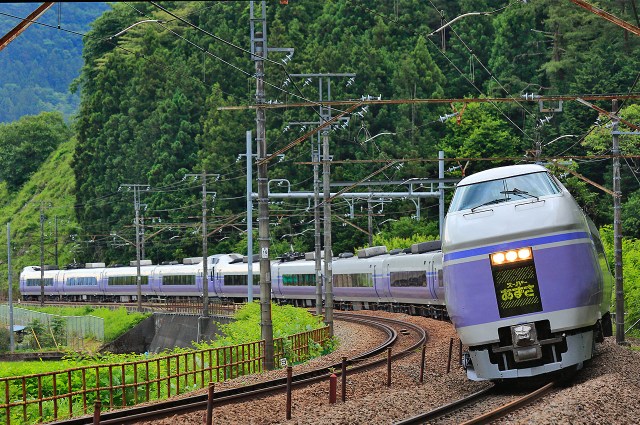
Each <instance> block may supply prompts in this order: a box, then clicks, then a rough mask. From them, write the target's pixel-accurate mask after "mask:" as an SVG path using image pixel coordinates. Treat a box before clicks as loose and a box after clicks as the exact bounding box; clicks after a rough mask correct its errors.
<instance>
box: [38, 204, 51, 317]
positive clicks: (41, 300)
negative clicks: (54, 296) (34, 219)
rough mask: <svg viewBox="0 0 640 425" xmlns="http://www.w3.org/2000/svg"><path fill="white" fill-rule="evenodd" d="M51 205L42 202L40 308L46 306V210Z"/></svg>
mask: <svg viewBox="0 0 640 425" xmlns="http://www.w3.org/2000/svg"><path fill="white" fill-rule="evenodd" d="M50 207H51V203H49V202H45V201H40V306H41V307H43V306H44V286H45V285H44V220H45V216H44V209H45V208H50Z"/></svg>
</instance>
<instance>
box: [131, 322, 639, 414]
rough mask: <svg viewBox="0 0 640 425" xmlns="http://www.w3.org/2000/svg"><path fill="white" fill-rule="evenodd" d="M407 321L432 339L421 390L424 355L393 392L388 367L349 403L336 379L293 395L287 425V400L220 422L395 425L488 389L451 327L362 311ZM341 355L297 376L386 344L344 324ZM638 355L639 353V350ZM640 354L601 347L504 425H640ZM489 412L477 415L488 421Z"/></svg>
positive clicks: (247, 406)
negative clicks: (470, 373) (475, 377)
mask: <svg viewBox="0 0 640 425" xmlns="http://www.w3.org/2000/svg"><path fill="white" fill-rule="evenodd" d="M362 314H366V315H378V316H385V317H392V318H395V319H401V320H404V321H406V322H411V323H414V324H418V325H420V326H422V327H423V328H424V329H425V330H427V332H428V337H429V341H428V342H427V355H426V369H425V375H424V383H423V384H420V383H419V376H420V357H421V355H420V354H421V353H420V352H419V351H416V352H415V353H414V354H412V355H410V356H407V357H405V358H403V359H401V360H397V361H395V362H394V363H393V364H392V383H391V387H387V386H386V382H387V375H386V366H381V367H377V368H375V369H374V370H372V371H369V372H365V373H359V374H354V375H348V378H347V388H346V402H344V403H343V402H342V401H340V394H341V385H340V379H338V392H337V397H338V402H337V403H336V404H329V380H328V377H327V380H326V381H325V382H322V383H319V384H315V385H311V386H309V387H306V388H294V389H293V393H292V415H291V419H290V420H286V416H285V415H286V394H285V393H284V392H280V393H276V394H274V395H270V396H264V397H257V398H254V399H253V400H251V401H249V402H243V403H234V404H228V405H224V406H216V407H215V409H214V412H213V423H214V424H216V425H223V424H256V425H258V424H259V425H263V424H264V425H267V424H332V425H341V424H367V425H373V424H392V423H395V422H398V421H400V420H403V419H407V418H409V417H412V416H415V415H418V414H420V413H423V412H426V411H429V410H432V409H434V408H436V407H438V406H441V405H443V404H446V403H450V402H452V401H455V400H457V399H459V398H462V397H464V396H465V395H468V394H470V393H473V392H476V391H479V390H480V389H482V388H485V387H486V386H487V385H488V384H487V383H485V382H473V381H470V380H468V379H467V377H466V374H465V372H464V370H463V369H462V368H461V367H460V366H459V358H458V345H457V344H458V339H457V336H456V334H455V330H454V329H453V326H452V325H451V324H450V323H448V322H443V321H438V320H432V319H427V318H423V317H414V316H408V315H404V314H393V313H386V312H379V311H378V312H371V311H367V312H362ZM334 330H335V335H336V337H337V338H338V340H339V341H340V346H339V348H338V349H337V350H336V351H334V352H333V353H332V354H330V355H328V356H323V357H321V358H318V359H314V360H312V361H310V362H308V363H306V364H304V365H297V366H295V367H294V374H295V373H299V372H302V371H304V370H306V369H312V368H316V367H318V366H319V365H321V364H333V363H338V362H339V361H340V360H341V358H342V357H343V356H346V357H347V358H349V357H351V356H355V355H356V354H359V353H362V352H364V351H366V350H367V349H369V348H372V347H375V346H377V345H379V344H380V343H381V342H382V341H384V339H385V336H384V335H382V334H381V333H380V332H379V331H376V330H373V329H371V328H369V327H366V326H363V325H357V324H351V323H346V322H341V321H335V323H334ZM451 338H454V341H455V344H454V350H453V359H452V364H451V371H450V373H447V359H448V354H449V343H450V339H451ZM636 348H637V347H636ZM281 376H285V371H283V370H276V371H271V372H265V373H262V374H259V375H254V376H247V377H241V378H237V379H234V380H231V381H227V382H224V383H219V384H216V390H218V389H219V390H223V389H226V388H232V387H237V386H243V385H248V384H252V383H255V382H258V381H263V380H266V379H272V378H274V377H281ZM638 394H640V352H638V351H634V350H633V349H632V347H631V348H630V347H621V346H618V345H616V343H615V339H613V338H608V339H607V340H606V341H605V342H604V343H603V344H599V346H598V348H597V353H596V356H595V358H594V359H593V360H592V361H591V362H590V363H589V364H588V365H586V367H585V368H584V369H583V370H582V371H580V372H578V373H577V374H576V376H575V377H574V378H573V379H572V380H571V381H570V382H569V383H568V384H566V386H564V387H561V388H556V389H555V390H554V391H553V392H552V393H551V394H549V395H547V396H545V397H544V398H542V399H540V400H538V401H536V402H534V403H533V404H530V405H529V406H527V407H526V408H525V409H522V410H519V411H517V412H516V413H513V414H511V415H510V416H507V417H505V418H503V419H501V420H499V421H498V422H499V423H502V424H609V423H611V424H635V423H639V422H640V403H638ZM481 413H482V412H478V414H481ZM204 416H205V412H204V411H201V412H192V413H186V414H182V415H174V416H171V417H167V418H165V419H161V420H154V421H153V422H140V423H141V424H149V425H150V424H154V425H158V424H160V425H177V424H198V425H200V424H203V423H204Z"/></svg>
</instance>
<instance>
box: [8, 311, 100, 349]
mask: <svg viewBox="0 0 640 425" xmlns="http://www.w3.org/2000/svg"><path fill="white" fill-rule="evenodd" d="M36 321H37V322H39V323H40V324H41V325H42V327H43V329H44V332H45V333H46V334H47V337H48V336H49V335H51V337H52V338H53V339H54V344H55V345H57V346H65V347H67V348H71V349H78V350H79V349H82V348H84V340H85V339H89V338H91V339H94V340H96V341H102V342H103V341H104V319H102V318H100V317H95V316H58V315H55V314H47V313H40V312H38V311H33V310H27V309H24V308H16V307H15V305H14V307H13V324H14V325H15V326H32V325H33V324H34V322H36ZM0 323H3V324H6V325H8V324H9V306H8V305H6V304H0ZM36 339H37V336H36Z"/></svg>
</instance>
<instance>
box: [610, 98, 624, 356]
mask: <svg viewBox="0 0 640 425" xmlns="http://www.w3.org/2000/svg"><path fill="white" fill-rule="evenodd" d="M611 109H612V111H611V113H612V123H613V128H612V139H613V140H612V144H613V146H612V149H611V153H612V154H613V253H614V255H613V256H614V262H615V266H614V269H615V280H616V285H615V286H616V343H618V344H624V343H625V342H624V283H623V281H622V215H621V209H620V198H621V197H622V191H621V190H620V143H619V140H618V119H617V115H616V114H617V113H618V100H617V99H613V100H612V101H611Z"/></svg>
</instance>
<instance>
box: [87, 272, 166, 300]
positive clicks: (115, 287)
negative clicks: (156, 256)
mask: <svg viewBox="0 0 640 425" xmlns="http://www.w3.org/2000/svg"><path fill="white" fill-rule="evenodd" d="M141 264H142V262H141ZM156 267H157V266H154V265H141V266H140V290H141V294H142V297H158V296H159V294H158V290H157V289H158V287H157V284H154V279H153V276H154V274H153V273H154V270H155V269H156ZM99 285H100V286H101V287H103V288H104V295H105V299H106V300H107V301H118V302H123V303H126V302H130V301H133V300H137V297H138V268H137V267H136V266H128V267H107V268H105V269H101V274H100V283H99ZM143 299H144V298H143Z"/></svg>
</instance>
